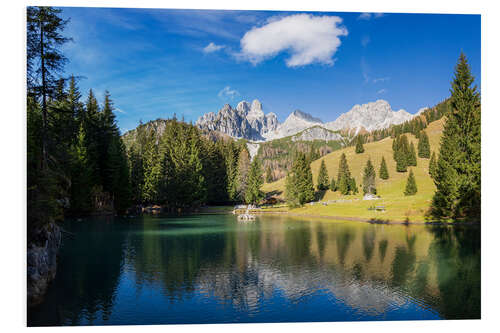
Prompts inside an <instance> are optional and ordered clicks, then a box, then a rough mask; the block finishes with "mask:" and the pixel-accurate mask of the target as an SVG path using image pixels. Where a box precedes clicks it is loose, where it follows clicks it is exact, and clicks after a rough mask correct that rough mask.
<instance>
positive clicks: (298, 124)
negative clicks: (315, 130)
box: [266, 110, 323, 140]
mask: <svg viewBox="0 0 500 333" xmlns="http://www.w3.org/2000/svg"><path fill="white" fill-rule="evenodd" d="M318 125H321V126H322V125H323V122H322V121H321V119H318V118H314V117H313V116H311V115H310V114H308V113H305V112H302V111H300V110H295V111H293V112H292V113H291V114H290V115H289V116H288V118H286V120H285V122H284V123H283V124H281V125H279V126H278V128H277V129H276V130H275V131H273V132H269V133H268V134H267V135H266V139H268V140H273V139H279V138H284V137H286V136H290V135H294V134H297V133H299V132H300V131H303V130H305V129H307V128H310V127H313V126H318Z"/></svg>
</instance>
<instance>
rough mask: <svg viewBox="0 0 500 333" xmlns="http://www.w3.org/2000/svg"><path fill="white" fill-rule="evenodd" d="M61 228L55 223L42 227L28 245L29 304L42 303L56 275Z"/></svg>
mask: <svg viewBox="0 0 500 333" xmlns="http://www.w3.org/2000/svg"><path fill="white" fill-rule="evenodd" d="M60 246H61V229H60V228H59V227H58V226H57V225H56V224H55V223H49V224H47V225H45V226H44V227H42V228H41V229H40V230H39V231H38V232H37V234H36V235H35V236H34V237H33V241H32V242H30V244H29V245H28V252H27V255H28V258H27V259H28V260H27V264H28V265H27V266H28V267H27V273H28V281H27V286H28V289H27V296H28V306H30V307H31V306H35V305H37V304H40V303H41V302H42V300H43V297H44V295H45V292H46V291H47V288H48V286H49V284H50V282H51V281H52V280H53V279H54V278H55V276H56V270H57V253H58V251H59V247H60Z"/></svg>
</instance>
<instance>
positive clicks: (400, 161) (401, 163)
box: [395, 149, 407, 172]
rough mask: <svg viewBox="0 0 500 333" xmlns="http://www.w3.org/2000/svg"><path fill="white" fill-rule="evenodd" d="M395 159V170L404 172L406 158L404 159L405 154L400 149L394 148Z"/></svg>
mask: <svg viewBox="0 0 500 333" xmlns="http://www.w3.org/2000/svg"><path fill="white" fill-rule="evenodd" d="M395 160H396V171H397V172H406V170H407V160H406V155H405V153H404V151H403V150H402V149H398V150H396V152H395Z"/></svg>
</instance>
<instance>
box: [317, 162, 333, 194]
mask: <svg viewBox="0 0 500 333" xmlns="http://www.w3.org/2000/svg"><path fill="white" fill-rule="evenodd" d="M329 185H330V184H329V180H328V171H327V170H326V164H325V160H321V165H320V167H319V173H318V185H317V188H318V191H326V190H328V187H329Z"/></svg>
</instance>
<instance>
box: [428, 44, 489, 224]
mask: <svg viewBox="0 0 500 333" xmlns="http://www.w3.org/2000/svg"><path fill="white" fill-rule="evenodd" d="M473 82H474V77H473V76H472V74H471V72H470V67H469V64H468V63H467V59H466V57H465V55H464V54H463V53H462V54H460V58H459V60H458V63H457V65H456V67H455V77H454V79H453V82H452V87H451V112H449V113H448V114H447V121H446V124H445V126H444V130H443V135H442V137H441V146H440V150H439V158H438V162H437V170H436V175H435V177H434V183H435V184H436V188H437V190H436V193H435V194H434V197H433V201H432V212H433V215H434V216H436V217H439V218H441V217H452V218H461V217H480V215H481V100H480V95H479V93H478V92H477V87H476V86H474V87H472V84H473Z"/></svg>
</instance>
